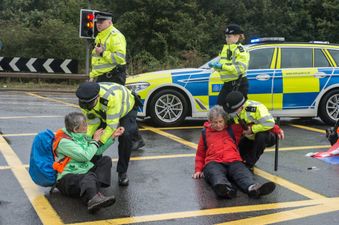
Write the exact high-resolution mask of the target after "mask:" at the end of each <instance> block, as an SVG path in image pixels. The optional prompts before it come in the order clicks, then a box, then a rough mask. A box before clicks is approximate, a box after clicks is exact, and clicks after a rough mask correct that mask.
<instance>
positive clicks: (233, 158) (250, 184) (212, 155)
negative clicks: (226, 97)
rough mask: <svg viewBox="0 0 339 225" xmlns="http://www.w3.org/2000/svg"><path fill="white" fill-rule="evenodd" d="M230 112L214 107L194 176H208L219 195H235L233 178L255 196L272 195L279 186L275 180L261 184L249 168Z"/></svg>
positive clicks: (205, 128) (197, 177)
mask: <svg viewBox="0 0 339 225" xmlns="http://www.w3.org/2000/svg"><path fill="white" fill-rule="evenodd" d="M226 121H227V120H226V112H225V111H224V109H223V108H222V107H221V106H219V105H216V106H214V107H213V108H211V109H210V111H209V114H208V122H205V124H204V128H203V129H204V130H203V132H202V134H201V136H200V140H199V144H198V150H197V153H196V157H195V173H194V174H193V176H192V177H193V178H194V179H199V178H203V177H204V178H205V180H206V182H207V183H209V184H210V185H211V186H212V188H213V190H214V192H215V193H216V195H217V196H218V197H221V198H234V197H236V189H235V188H234V187H233V186H232V184H231V183H230V181H229V179H232V180H233V181H234V182H235V184H237V185H238V186H239V187H240V188H241V190H242V191H244V192H245V193H247V194H248V196H249V197H251V198H259V197H260V196H262V195H267V194H270V193H271V192H272V191H273V190H274V189H275V184H274V183H273V182H267V183H264V184H258V183H255V182H254V177H253V174H252V173H251V172H250V171H249V170H248V169H247V168H246V166H245V165H244V164H243V162H242V158H241V156H240V153H239V151H238V148H237V145H236V143H235V138H234V133H233V130H232V127H231V126H228V125H227V124H226Z"/></svg>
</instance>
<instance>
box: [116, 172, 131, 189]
mask: <svg viewBox="0 0 339 225" xmlns="http://www.w3.org/2000/svg"><path fill="white" fill-rule="evenodd" d="M118 178H119V185H120V186H128V184H129V179H128V177H127V173H119V175H118Z"/></svg>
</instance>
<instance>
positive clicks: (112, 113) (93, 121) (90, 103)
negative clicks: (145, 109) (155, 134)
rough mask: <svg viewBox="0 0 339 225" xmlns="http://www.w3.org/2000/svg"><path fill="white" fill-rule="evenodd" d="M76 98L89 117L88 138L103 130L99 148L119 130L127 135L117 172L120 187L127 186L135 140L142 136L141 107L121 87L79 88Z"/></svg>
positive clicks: (121, 141)
mask: <svg viewBox="0 0 339 225" xmlns="http://www.w3.org/2000/svg"><path fill="white" fill-rule="evenodd" d="M76 96H77V97H78V98H79V106H80V107H81V109H82V111H83V113H84V114H85V115H86V117H87V122H88V129H87V134H88V135H89V136H93V134H94V133H95V131H96V130H97V129H99V128H104V133H103V135H102V136H101V138H100V141H99V143H100V144H105V143H106V142H107V140H108V139H109V138H110V137H111V136H112V134H113V133H114V131H115V130H116V129H117V127H118V126H121V127H124V128H125V132H124V134H123V135H121V136H119V139H118V140H119V145H118V153H119V160H118V164H117V172H118V175H119V185H121V186H127V185H128V184H129V179H128V177H127V169H128V164H129V160H130V156H131V151H132V143H133V142H132V139H133V137H135V136H138V135H139V133H138V126H137V122H136V117H137V107H138V105H137V104H136V101H135V96H134V95H133V94H132V93H131V91H130V90H128V89H127V88H126V87H125V86H122V85H120V84H116V83H99V84H98V83H95V82H85V83H82V84H80V86H79V88H78V89H77V91H76Z"/></svg>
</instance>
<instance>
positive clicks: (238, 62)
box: [217, 43, 250, 82]
mask: <svg viewBox="0 0 339 225" xmlns="http://www.w3.org/2000/svg"><path fill="white" fill-rule="evenodd" d="M219 57H220V60H219V63H220V64H222V68H221V69H217V72H219V75H220V79H221V80H222V81H223V82H229V81H233V80H236V79H238V78H239V76H240V75H242V76H243V77H245V76H246V71H247V68H248V63H249V60H250V54H249V53H248V51H247V50H246V49H245V48H244V47H243V46H242V45H241V44H240V43H238V44H230V45H229V44H226V45H224V47H223V49H222V51H221V53H220V54H219Z"/></svg>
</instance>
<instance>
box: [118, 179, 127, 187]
mask: <svg viewBox="0 0 339 225" xmlns="http://www.w3.org/2000/svg"><path fill="white" fill-rule="evenodd" d="M118 183H119V186H128V185H129V180H128V179H127V180H124V181H120V180H119V182H118Z"/></svg>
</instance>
